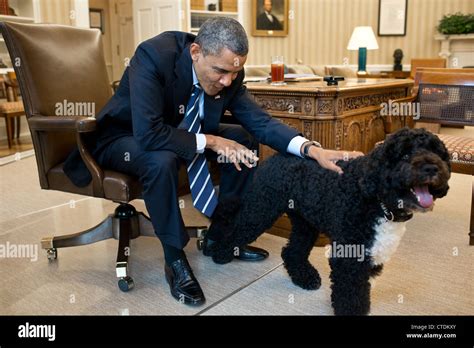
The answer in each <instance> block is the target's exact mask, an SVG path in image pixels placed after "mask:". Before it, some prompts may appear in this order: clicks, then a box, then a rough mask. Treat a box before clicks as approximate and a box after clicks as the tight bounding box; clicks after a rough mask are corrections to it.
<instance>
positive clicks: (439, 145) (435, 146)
mask: <svg viewBox="0 0 474 348" xmlns="http://www.w3.org/2000/svg"><path fill="white" fill-rule="evenodd" d="M430 146H431V149H432V151H433V152H434V153H436V154H437V155H438V156H439V157H440V158H441V159H442V160H443V161H444V162H446V164H447V166H448V169H449V172H451V162H450V158H449V152H448V149H447V148H446V145H444V143H443V142H442V141H441V139H440V138H438V136H437V135H436V134H431V139H430Z"/></svg>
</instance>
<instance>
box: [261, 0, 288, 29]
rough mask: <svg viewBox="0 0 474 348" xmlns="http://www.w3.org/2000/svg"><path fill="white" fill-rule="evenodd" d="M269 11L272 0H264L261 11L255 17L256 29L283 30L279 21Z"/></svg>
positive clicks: (270, 10)
mask: <svg viewBox="0 0 474 348" xmlns="http://www.w3.org/2000/svg"><path fill="white" fill-rule="evenodd" d="M271 12H272V0H264V1H263V13H261V14H260V15H259V16H258V17H257V30H283V26H282V25H281V23H280V21H279V20H278V18H276V17H275V16H274V15H273V14H272V13H271Z"/></svg>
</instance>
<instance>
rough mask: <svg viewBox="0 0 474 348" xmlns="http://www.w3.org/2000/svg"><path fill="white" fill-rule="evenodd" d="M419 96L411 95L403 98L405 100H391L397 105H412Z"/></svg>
mask: <svg viewBox="0 0 474 348" xmlns="http://www.w3.org/2000/svg"><path fill="white" fill-rule="evenodd" d="M416 97H417V95H410V96H408V97H403V98H398V99H393V100H391V102H392V104H397V103H411V102H414V101H415V100H416Z"/></svg>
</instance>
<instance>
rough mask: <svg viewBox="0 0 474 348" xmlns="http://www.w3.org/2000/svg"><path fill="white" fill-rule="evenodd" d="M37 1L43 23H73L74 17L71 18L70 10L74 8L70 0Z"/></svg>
mask: <svg viewBox="0 0 474 348" xmlns="http://www.w3.org/2000/svg"><path fill="white" fill-rule="evenodd" d="M39 1H40V9H41V21H42V22H43V23H54V24H64V25H74V19H72V18H71V10H72V9H73V8H74V6H73V2H72V0H39Z"/></svg>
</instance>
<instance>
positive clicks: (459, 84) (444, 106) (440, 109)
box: [415, 68, 474, 126]
mask: <svg viewBox="0 0 474 348" xmlns="http://www.w3.org/2000/svg"><path fill="white" fill-rule="evenodd" d="M415 86H417V88H418V96H417V101H418V103H419V105H420V121H423V122H435V123H439V124H452V125H467V126H474V69H440V68H418V69H417V73H416V75H415Z"/></svg>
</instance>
